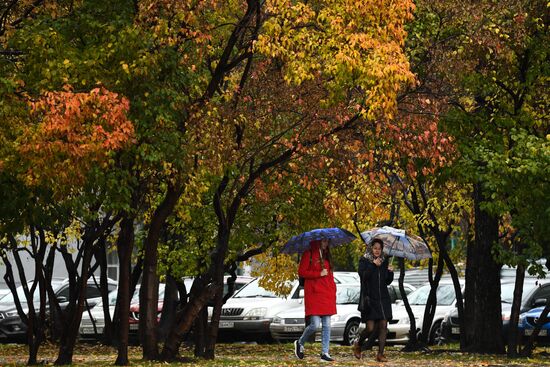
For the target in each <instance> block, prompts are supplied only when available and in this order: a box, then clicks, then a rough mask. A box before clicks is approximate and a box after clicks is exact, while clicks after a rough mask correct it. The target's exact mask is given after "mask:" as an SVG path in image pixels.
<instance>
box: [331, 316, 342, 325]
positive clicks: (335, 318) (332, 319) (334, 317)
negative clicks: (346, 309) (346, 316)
mask: <svg viewBox="0 0 550 367" xmlns="http://www.w3.org/2000/svg"><path fill="white" fill-rule="evenodd" d="M338 321H340V316H339V315H332V316H331V317H330V322H331V323H332V322H338Z"/></svg>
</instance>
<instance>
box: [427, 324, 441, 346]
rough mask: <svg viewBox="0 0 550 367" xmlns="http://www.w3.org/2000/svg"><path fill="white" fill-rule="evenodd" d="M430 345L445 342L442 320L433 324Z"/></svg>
mask: <svg viewBox="0 0 550 367" xmlns="http://www.w3.org/2000/svg"><path fill="white" fill-rule="evenodd" d="M428 343H429V344H430V345H441V344H443V334H442V331H441V321H436V322H435V323H434V325H433V326H432V330H431V332H430V339H428Z"/></svg>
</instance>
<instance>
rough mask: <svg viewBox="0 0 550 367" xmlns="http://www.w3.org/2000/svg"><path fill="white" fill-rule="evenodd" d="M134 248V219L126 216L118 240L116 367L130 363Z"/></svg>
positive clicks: (121, 224) (121, 223)
mask: <svg viewBox="0 0 550 367" xmlns="http://www.w3.org/2000/svg"><path fill="white" fill-rule="evenodd" d="M133 248H134V218H132V217H129V216H124V218H123V219H122V221H121V222H120V233H119V235H118V239H117V253H118V261H119V275H118V293H117V312H115V313H116V315H115V316H114V317H117V319H116V321H115V320H113V321H114V323H115V324H116V325H117V326H118V347H117V351H118V354H117V358H116V361H115V365H117V366H127V365H128V364H129V361H128V332H129V322H128V320H129V317H130V298H131V297H132V295H131V294H130V267H131V261H132V251H133Z"/></svg>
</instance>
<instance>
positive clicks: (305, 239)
mask: <svg viewBox="0 0 550 367" xmlns="http://www.w3.org/2000/svg"><path fill="white" fill-rule="evenodd" d="M324 238H326V239H328V240H329V246H330V247H334V246H338V245H342V244H344V243H348V242H351V241H353V240H354V239H355V238H356V237H355V236H354V235H353V233H351V232H350V231H347V230H345V229H342V228H319V229H314V230H311V231H308V232H304V233H302V234H299V235H297V236H292V238H291V239H290V240H289V241H288V242H287V243H286V244H285V245H284V246H283V249H282V251H281V252H282V253H284V254H294V253H299V254H301V253H303V252H305V251H307V250H309V246H310V245H309V243H310V242H311V241H315V240H322V239H324Z"/></svg>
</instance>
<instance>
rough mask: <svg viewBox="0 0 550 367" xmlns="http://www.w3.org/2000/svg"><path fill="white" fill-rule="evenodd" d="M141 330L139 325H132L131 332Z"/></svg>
mask: <svg viewBox="0 0 550 367" xmlns="http://www.w3.org/2000/svg"><path fill="white" fill-rule="evenodd" d="M137 329H139V324H130V330H137Z"/></svg>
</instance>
